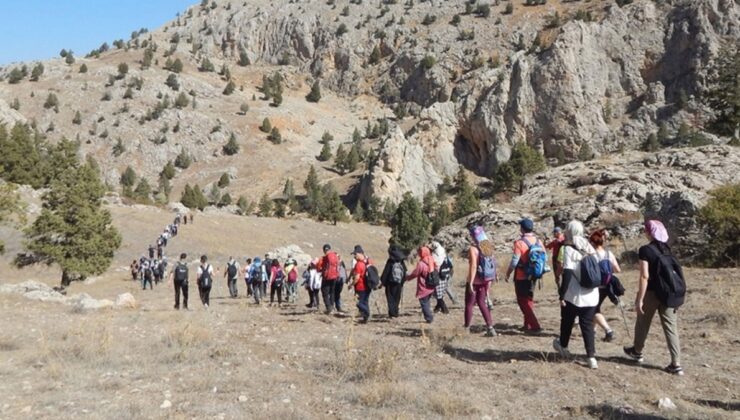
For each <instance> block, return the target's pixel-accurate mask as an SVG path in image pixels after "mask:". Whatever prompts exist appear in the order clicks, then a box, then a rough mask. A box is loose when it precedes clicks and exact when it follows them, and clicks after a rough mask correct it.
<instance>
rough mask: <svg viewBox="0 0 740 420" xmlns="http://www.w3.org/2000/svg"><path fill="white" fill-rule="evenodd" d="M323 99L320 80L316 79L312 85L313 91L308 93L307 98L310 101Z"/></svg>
mask: <svg viewBox="0 0 740 420" xmlns="http://www.w3.org/2000/svg"><path fill="white" fill-rule="evenodd" d="M320 99H321V86H320V85H319V81H318V80H316V81H315V82H313V85H312V86H311V91H310V92H309V93H308V95H306V100H307V101H308V102H318V101H319V100H320Z"/></svg>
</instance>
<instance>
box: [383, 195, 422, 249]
mask: <svg viewBox="0 0 740 420" xmlns="http://www.w3.org/2000/svg"><path fill="white" fill-rule="evenodd" d="M428 236H429V220H427V218H426V216H425V215H424V213H423V211H422V208H421V204H420V203H419V200H417V199H416V198H415V197H414V196H413V195H412V194H411V193H409V192H407V193H406V194H404V196H403V199H402V200H401V202H400V203H399V204H398V208H397V209H396V211H395V214H394V215H393V220H392V222H391V243H394V244H397V245H398V246H400V247H401V249H403V250H405V251H407V252H408V251H411V250H413V249H415V248H416V247H417V246H418V245H420V244H422V243H423V242H424V241H425V240H426V239H427V237H428Z"/></svg>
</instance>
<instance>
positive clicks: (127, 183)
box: [120, 166, 137, 187]
mask: <svg viewBox="0 0 740 420" xmlns="http://www.w3.org/2000/svg"><path fill="white" fill-rule="evenodd" d="M136 179H137V177H136V172H134V169H133V168H132V167H130V166H127V167H126V170H125V171H123V174H122V175H121V181H120V182H121V186H124V187H133V186H134V185H136Z"/></svg>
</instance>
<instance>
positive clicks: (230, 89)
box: [223, 80, 236, 95]
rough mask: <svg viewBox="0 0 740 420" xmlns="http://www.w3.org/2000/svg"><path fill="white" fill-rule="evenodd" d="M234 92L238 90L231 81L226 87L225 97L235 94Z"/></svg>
mask: <svg viewBox="0 0 740 420" xmlns="http://www.w3.org/2000/svg"><path fill="white" fill-rule="evenodd" d="M234 90H236V85H235V84H234V82H233V81H231V80H229V83H227V84H226V87H225V88H224V92H223V94H224V95H231V94H232V93H234Z"/></svg>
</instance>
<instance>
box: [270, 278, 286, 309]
mask: <svg viewBox="0 0 740 420" xmlns="http://www.w3.org/2000/svg"><path fill="white" fill-rule="evenodd" d="M275 292H277V296H278V304H280V303H283V286H282V285H280V286H278V285H276V284H275V283H272V285H270V303H272V302H273V301H274V300H275Z"/></svg>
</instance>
